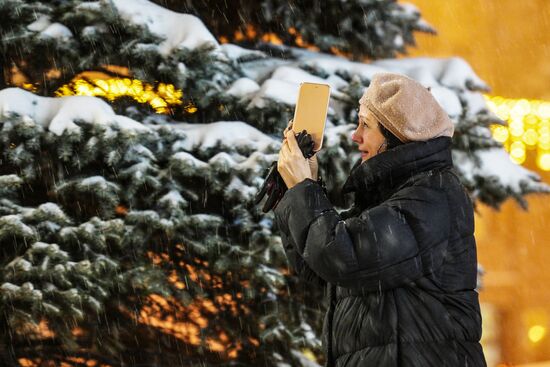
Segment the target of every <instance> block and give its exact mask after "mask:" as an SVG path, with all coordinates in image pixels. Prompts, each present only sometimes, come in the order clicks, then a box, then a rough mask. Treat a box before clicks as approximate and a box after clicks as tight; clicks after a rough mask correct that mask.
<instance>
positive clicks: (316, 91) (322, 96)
mask: <svg viewBox="0 0 550 367" xmlns="http://www.w3.org/2000/svg"><path fill="white" fill-rule="evenodd" d="M329 99H330V86H329V85H328V84H319V83H307V82H302V83H300V91H299V93H298V101H297V102H296V109H295V110H294V119H293V122H292V130H293V131H294V132H295V133H296V134H297V133H299V132H301V131H302V130H306V131H307V132H308V134H310V135H311V136H312V138H313V141H314V142H315V146H314V148H313V150H314V151H315V152H317V151H319V150H320V149H321V147H322V146H323V134H324V131H325V122H326V119H327V112H328V103H329Z"/></svg>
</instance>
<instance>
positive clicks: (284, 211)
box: [275, 179, 422, 291]
mask: <svg viewBox="0 0 550 367" xmlns="http://www.w3.org/2000/svg"><path fill="white" fill-rule="evenodd" d="M275 216H276V220H277V223H278V224H279V226H280V229H281V231H283V232H285V233H288V234H289V236H290V237H291V239H292V242H293V243H294V244H295V246H296V251H297V252H298V254H300V255H301V256H302V258H303V259H304V261H305V262H306V264H307V265H309V267H310V268H311V269H312V270H313V271H314V272H315V273H316V274H318V275H319V276H320V277H321V278H322V279H324V280H325V281H327V282H330V283H335V284H338V285H340V286H342V287H361V288H362V289H365V290H367V291H369V290H372V291H374V290H383V289H391V288H395V287H399V286H402V285H404V284H406V283H408V282H412V281H414V280H416V279H418V278H420V277H421V276H422V264H421V259H420V255H419V246H418V244H417V241H416V238H415V236H414V234H413V231H412V229H411V228H410V227H409V225H408V224H407V222H406V220H405V218H404V216H403V215H402V214H400V213H399V211H397V210H396V209H395V208H393V207H391V206H389V205H380V206H377V207H374V208H371V209H369V210H365V211H363V212H362V213H361V215H360V216H358V217H352V218H348V219H346V220H342V219H341V218H340V216H339V214H338V213H337V212H336V210H335V209H334V208H333V206H332V204H331V203H330V201H329V200H328V198H327V197H326V195H325V193H324V192H323V190H322V188H321V187H320V186H319V185H318V184H317V183H316V182H315V181H313V180H309V179H306V180H304V181H302V182H300V183H299V184H297V185H296V186H294V187H293V188H291V189H290V190H288V191H287V192H286V193H285V195H284V197H283V198H282V199H281V202H280V203H279V204H278V206H277V207H276V208H275Z"/></svg>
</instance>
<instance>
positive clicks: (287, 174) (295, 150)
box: [277, 129, 313, 189]
mask: <svg viewBox="0 0 550 367" xmlns="http://www.w3.org/2000/svg"><path fill="white" fill-rule="evenodd" d="M277 170H278V171H279V174H280V175H281V177H282V178H283V181H284V182H285V184H286V187H287V188H288V189H290V188H292V187H294V186H295V185H296V184H298V183H300V182H302V181H303V180H305V179H306V178H311V179H313V175H312V172H311V169H310V163H309V162H308V160H307V159H306V158H304V155H303V154H302V151H301V150H300V147H299V146H298V142H297V141H296V137H295V136H294V131H292V130H290V129H289V130H288V131H287V132H286V135H285V139H284V140H283V146H282V147H281V151H280V152H279V160H278V162H277Z"/></svg>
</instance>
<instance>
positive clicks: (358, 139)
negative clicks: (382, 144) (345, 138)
mask: <svg viewBox="0 0 550 367" xmlns="http://www.w3.org/2000/svg"><path fill="white" fill-rule="evenodd" d="M351 140H352V141H354V142H356V143H357V144H361V137H360V136H359V134H357V130H355V131H354V132H353V133H352V134H351Z"/></svg>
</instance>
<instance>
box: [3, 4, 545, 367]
mask: <svg viewBox="0 0 550 367" xmlns="http://www.w3.org/2000/svg"><path fill="white" fill-rule="evenodd" d="M224 4H225V3H224ZM230 5H231V6H228V8H224V7H221V6H219V5H218V2H208V1H207V2H198V1H197V2H192V1H189V2H186V3H185V5H181V3H180V2H175V1H173V2H170V1H168V2H167V1H158V4H155V3H152V2H149V1H147V0H135V1H131V2H128V1H123V0H111V1H107V0H102V1H76V0H65V1H63V0H59V1H52V2H38V1H30V0H26V1H24V0H0V17H1V19H2V23H1V24H0V41H1V43H0V48H1V50H2V56H1V61H0V63H1V66H2V71H3V73H2V75H3V78H1V81H0V82H1V83H2V85H1V88H2V89H1V90H0V116H1V117H0V129H1V133H0V151H1V154H2V156H1V159H2V165H1V171H0V182H1V183H2V185H0V251H1V252H0V291H1V293H0V311H1V313H0V358H2V360H4V361H6V362H5V363H6V364H7V365H13V366H15V365H18V361H20V360H21V359H22V358H23V359H25V360H26V361H27V362H28V361H31V362H34V363H36V364H40V363H42V364H43V365H46V364H47V363H49V362H52V363H60V362H66V363H69V364H73V365H84V364H85V363H87V361H88V360H95V361H98V363H103V364H106V365H111V366H119V365H136V366H137V365H140V366H143V365H150V366H172V365H174V366H176V365H177V366H179V365H181V366H199V365H200V366H214V365H228V366H230V365H234V366H237V365H246V366H258V365H262V366H264V365H265V366H288V365H291V366H297V365H304V366H305V365H308V364H309V365H314V364H313V362H311V361H309V360H308V358H306V357H305V355H307V353H308V352H309V351H311V352H312V353H313V355H315V356H316V357H317V362H318V363H320V364H322V363H323V362H324V360H323V357H324V356H323V351H322V348H321V341H320V332H321V327H322V321H323V317H324V312H325V310H326V306H327V305H326V299H325V298H324V296H325V294H324V292H325V288H324V285H325V284H324V281H323V280H322V279H320V278H313V279H301V278H298V277H297V276H296V273H295V269H292V268H289V264H288V259H289V258H290V257H291V256H293V254H292V253H291V249H283V248H282V246H281V240H280V238H279V236H278V235H277V229H276V228H274V225H273V214H272V213H263V212H262V211H261V207H257V206H254V205H252V199H253V197H254V195H255V194H256V193H257V191H258V189H259V187H260V186H261V184H262V183H263V178H264V175H265V170H266V169H267V168H268V167H269V166H270V165H271V163H272V162H273V161H274V160H276V159H277V152H278V150H279V148H280V141H281V138H282V135H281V133H282V131H283V129H284V128H285V127H286V125H287V122H288V120H289V119H290V118H291V117H292V114H293V109H294V103H295V101H296V96H297V90H298V86H299V83H300V82H302V81H313V82H323V83H328V84H330V85H331V87H332V95H331V106H330V110H329V115H328V120H327V130H326V136H325V142H324V149H323V151H322V152H321V153H319V161H320V164H321V174H322V175H323V177H325V179H326V181H327V184H328V191H329V195H330V197H331V199H332V200H333V202H334V203H335V205H337V207H338V208H345V207H347V206H349V204H350V203H351V198H343V197H342V196H341V195H340V193H339V189H340V187H341V185H342V183H343V182H344V180H345V178H346V177H347V174H348V173H349V169H350V167H351V166H352V165H353V163H354V162H355V161H356V160H357V159H358V158H359V156H358V153H357V152H355V151H354V147H353V144H352V143H351V140H350V135H351V132H352V131H353V129H354V127H355V125H356V122H357V111H356V109H357V104H358V99H359V97H360V96H361V94H362V93H363V91H364V89H365V88H366V87H367V86H368V85H369V81H370V79H371V78H372V75H373V74H374V73H376V72H379V71H393V72H401V73H404V74H407V75H409V76H411V77H413V78H415V79H417V80H418V81H420V82H422V83H423V84H424V85H426V86H427V87H430V88H431V91H432V93H433V94H434V96H435V97H436V98H437V99H438V100H439V101H440V103H441V104H442V105H443V107H444V108H445V109H446V111H447V112H448V113H449V115H450V116H451V118H452V119H453V120H454V121H455V123H456V133H455V137H454V147H453V148H454V149H453V156H454V158H455V165H456V166H457V169H458V171H459V173H460V174H461V178H462V180H463V182H464V184H465V185H466V187H467V188H468V189H469V192H470V193H471V196H472V198H473V199H474V200H475V201H482V202H484V203H487V204H489V205H492V206H494V207H498V206H499V205H500V204H501V203H502V202H503V201H504V200H506V199H507V198H509V197H513V198H515V199H516V200H518V202H519V203H521V204H522V205H524V204H525V200H524V196H525V195H526V194H528V193H531V192H543V191H548V187H547V186H546V185H544V184H542V183H540V182H539V180H538V177H537V176H536V175H535V174H534V173H532V172H529V171H527V170H525V169H523V168H522V167H519V166H515V165H514V164H513V163H511V162H510V161H509V160H508V158H507V155H506V152H505V151H504V150H503V149H502V147H501V146H500V144H499V143H497V142H496V141H494V140H493V139H492V138H491V135H490V132H489V128H488V126H489V125H490V124H492V123H502V122H501V121H499V120H498V118H497V117H496V116H495V115H494V114H492V113H491V112H490V111H489V110H488V109H487V106H486V105H485V103H484V100H483V97H482V95H481V93H480V92H483V91H487V90H488V86H487V85H486V84H485V83H484V82H483V81H482V80H481V79H479V77H477V76H476V75H475V73H474V72H473V70H472V69H471V68H470V67H469V65H468V64H467V63H466V62H464V60H462V59H460V58H447V59H429V58H411V59H408V58H403V59H392V57H395V56H396V55H397V54H400V53H404V52H405V51H406V49H405V47H406V46H407V45H413V44H414V38H413V31H426V32H433V30H432V28H431V27H430V26H429V25H427V24H426V23H425V22H424V21H423V20H422V19H421V17H420V14H419V12H418V11H417V10H415V9H414V8H413V7H412V6H410V5H405V4H397V3H396V2H395V1H387V0H386V1H374V0H372V1H368V0H364V1H329V2H325V3H321V2H286V1H272V0H267V1H260V2H256V3H250V2H244V1H234V2H231V3H230ZM224 6H225V5H224ZM327 14H330V16H327ZM224 18H226V19H224ZM247 29H249V30H250V29H254V30H255V32H257V36H256V37H254V36H253V34H251V33H250V32H249V34H248V35H247V36H246V37H235V34H238V31H239V30H240V32H241V33H243V34H244V33H246V30H247ZM235 32H237V33H235ZM269 33H275V34H277V35H278V38H279V39H281V40H282V41H283V42H282V43H281V44H273V43H270V42H267V41H266V39H265V38H262V37H261V34H269ZM237 38H239V39H237ZM298 40H300V41H298ZM228 41H229V42H228ZM299 43H302V46H304V45H306V44H307V45H314V46H315V47H317V48H318V50H311V49H306V48H304V47H299V46H300V45H299ZM336 54H346V55H347V56H346V57H342V56H338V55H336ZM364 57H366V58H369V59H371V61H369V62H360V61H358V60H360V59H362V58H364ZM383 58H385V59H383ZM113 66H115V67H113ZM121 70H123V71H121ZM88 71H100V72H102V73H104V74H107V75H110V76H112V77H122V76H129V77H131V78H135V79H139V80H141V81H143V82H144V83H149V84H151V85H158V83H169V84H171V85H174V86H175V88H177V89H180V90H181V91H182V93H183V96H182V103H181V104H180V105H175V106H173V107H172V108H171V111H170V112H171V114H170V115H159V114H157V113H155V112H154V110H153V109H152V108H151V107H149V106H147V105H144V104H140V103H139V101H138V100H135V99H131V98H123V99H120V100H116V101H114V102H113V101H110V100H103V99H101V98H98V97H87V96H69V95H65V96H59V95H60V94H70V93H74V94H77V91H78V88H77V85H76V84H75V78H76V77H77V76H79V75H80V74H81V73H82V72H88ZM17 85H19V86H22V85H24V86H25V88H27V89H31V90H32V92H31V91H28V90H24V89H22V88H20V87H17ZM62 87H63V88H62ZM60 91H61V92H60ZM189 105H192V106H195V108H196V111H195V110H189V109H186V108H184V106H189ZM495 167H499V169H500V170H497V169H495ZM79 363H80V364H79Z"/></svg>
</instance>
